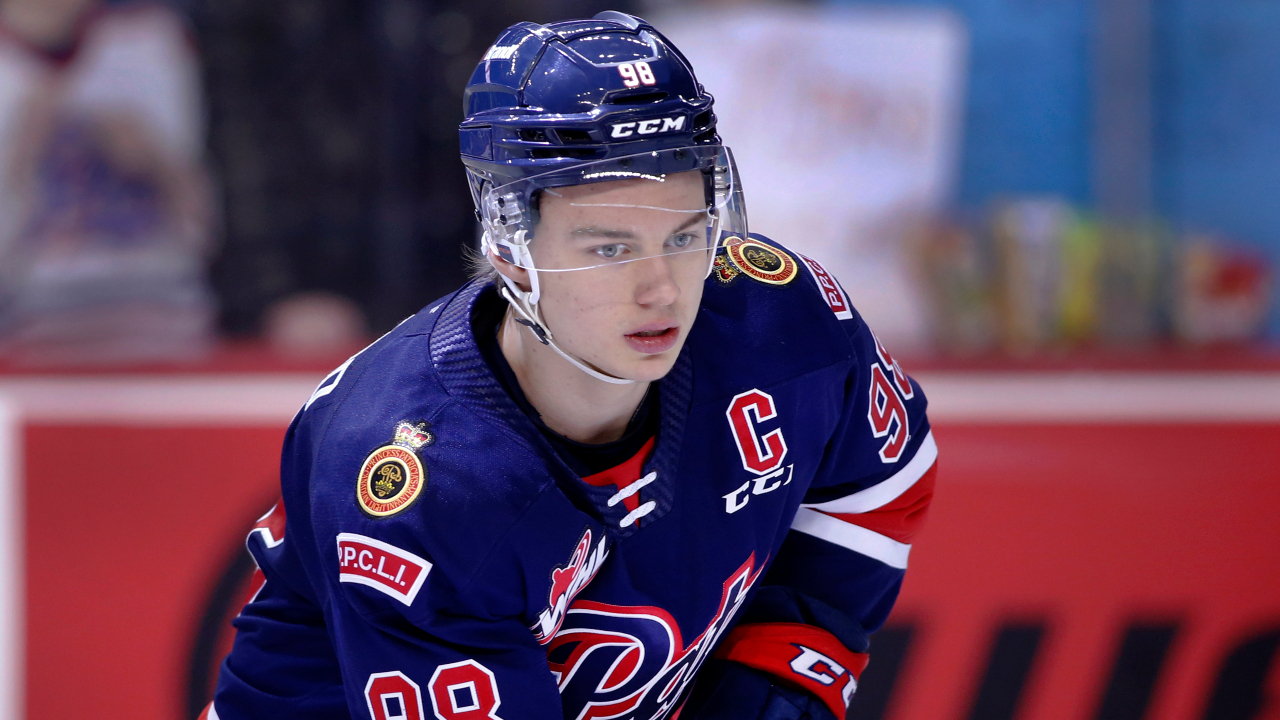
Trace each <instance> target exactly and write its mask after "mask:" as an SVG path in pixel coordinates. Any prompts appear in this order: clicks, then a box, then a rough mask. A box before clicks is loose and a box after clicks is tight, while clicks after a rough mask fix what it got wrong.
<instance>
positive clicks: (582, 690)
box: [547, 554, 767, 720]
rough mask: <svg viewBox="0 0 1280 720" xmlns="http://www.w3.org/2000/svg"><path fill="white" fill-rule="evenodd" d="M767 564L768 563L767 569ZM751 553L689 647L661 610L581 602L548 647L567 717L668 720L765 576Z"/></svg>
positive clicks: (591, 719)
mask: <svg viewBox="0 0 1280 720" xmlns="http://www.w3.org/2000/svg"><path fill="white" fill-rule="evenodd" d="M766 564H767V563H766ZM760 572H761V571H760V569H759V568H757V567H756V558H755V555H754V554H752V555H751V556H750V557H748V558H747V560H746V562H744V563H743V564H742V566H741V567H739V568H738V569H737V570H736V571H734V572H733V573H732V574H731V575H730V576H729V578H728V579H727V580H725V581H724V583H723V585H722V587H721V595H720V607H719V608H718V609H717V610H716V612H715V614H714V615H713V616H712V617H711V620H710V622H708V623H707V626H706V629H705V630H703V631H702V634H701V635H699V636H698V637H697V638H695V639H694V640H693V642H691V643H689V644H688V645H687V646H686V645H685V644H684V640H683V639H682V637H681V633H680V626H679V625H678V624H677V623H676V620H675V618H674V617H672V616H671V614H670V613H668V612H667V611H666V610H663V609H662V608H659V607H652V606H647V607H630V606H622V605H608V604H605V603H599V602H591V601H579V602H577V603H574V605H573V607H572V608H571V609H570V610H569V613H568V617H567V618H566V619H565V623H564V626H563V627H562V628H561V629H560V631H559V632H557V633H556V635H555V638H554V639H553V641H552V642H551V644H550V645H549V646H548V647H547V663H548V665H550V666H551V674H552V675H553V676H554V677H555V679H556V684H557V685H558V686H559V688H560V701H561V704H562V706H563V708H564V716H565V717H566V718H574V720H595V719H601V720H603V719H604V718H636V719H637V720H648V719H651V718H653V719H657V718H665V717H668V716H669V715H670V713H671V712H673V711H674V710H675V709H676V702H677V701H679V700H680V698H681V697H682V696H683V694H684V691H685V689H686V688H687V687H688V686H689V685H690V683H692V682H693V680H694V677H695V676H696V675H697V673H698V669H699V668H701V667H702V663H703V662H704V661H705V660H706V659H707V658H708V657H709V656H710V655H711V651H712V650H713V649H714V648H715V647H716V644H717V643H719V641H720V638H721V636H722V635H724V633H725V631H727V630H728V629H729V626H730V625H732V624H733V619H734V616H735V615H736V614H737V612H738V610H740V609H741V608H742V605H743V603H745V602H746V598H747V594H748V593H749V592H750V591H751V588H752V587H753V586H754V585H755V583H756V580H758V579H759V577H760Z"/></svg>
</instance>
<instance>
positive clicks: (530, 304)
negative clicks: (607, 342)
mask: <svg viewBox="0 0 1280 720" xmlns="http://www.w3.org/2000/svg"><path fill="white" fill-rule="evenodd" d="M522 232H523V231H522ZM485 235H486V237H485V238H484V241H482V244H483V245H485V246H486V249H487V250H488V253H487V254H489V262H491V263H492V262H493V256H492V254H490V253H493V248H492V247H488V245H489V243H488V242H487V240H488V237H487V235H488V233H485ZM517 247H521V246H517ZM527 253H528V250H527V249H526V250H524V253H522V254H524V255H525V256H526V257H527V256H528V255H527ZM518 259H523V258H518ZM530 259H532V258H530ZM529 265H530V267H527V268H525V269H526V270H527V271H528V272H529V284H530V285H531V286H532V289H531V291H530V292H525V291H524V290H521V289H520V286H518V285H516V283H515V281H514V280H512V279H511V278H509V277H507V276H506V275H502V274H501V273H499V276H500V277H501V278H502V285H500V286H499V287H498V294H499V295H501V296H502V297H503V298H504V299H506V301H507V302H508V303H509V304H510V305H511V309H512V310H515V313H516V322H518V323H520V324H521V325H524V326H525V327H527V328H529V330H530V331H532V332H533V335H534V337H536V338H538V342H540V343H542V344H543V345H546V346H547V347H549V348H551V349H552V350H555V351H556V354H557V355H559V356H560V357H562V358H564V359H565V360H568V361H569V364H570V365H573V366H574V367H576V368H578V369H579V370H581V371H582V372H584V373H586V374H588V375H590V376H591V377H593V378H595V379H596V380H600V381H603V382H607V383H609V384H610V385H631V384H633V383H635V382H636V381H635V380H631V379H628V378H620V377H616V376H614V375H609V374H607V373H604V372H601V371H599V370H596V369H595V368H593V367H591V366H590V365H587V364H586V363H585V362H583V361H581V360H579V359H578V358H575V357H574V356H572V355H570V354H569V353H567V352H565V351H564V350H562V349H560V346H559V345H557V344H556V342H555V340H554V339H553V338H552V337H551V330H549V329H548V328H547V322H546V320H543V319H542V313H541V312H540V311H539V309H538V300H539V297H540V295H541V293H540V291H539V290H540V289H539V287H538V271H537V269H536V268H534V267H532V265H533V263H532V262H530V263H529Z"/></svg>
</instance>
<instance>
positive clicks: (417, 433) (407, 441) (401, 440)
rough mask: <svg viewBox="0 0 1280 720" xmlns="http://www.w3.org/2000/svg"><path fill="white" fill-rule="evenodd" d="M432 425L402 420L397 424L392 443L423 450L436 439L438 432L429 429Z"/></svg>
mask: <svg viewBox="0 0 1280 720" xmlns="http://www.w3.org/2000/svg"><path fill="white" fill-rule="evenodd" d="M430 427H431V425H430V424H429V423H425V422H416V423H413V422H409V421H408V420H402V421H400V422H399V423H398V424H397V425H396V434H395V435H394V436H393V437H392V439H391V444H393V445H399V446H401V447H406V448H409V449H410V450H421V449H422V448H424V447H426V446H428V445H430V444H432V443H434V442H435V441H436V434H435V433H433V432H431V431H430V430H429V429H428V428H430Z"/></svg>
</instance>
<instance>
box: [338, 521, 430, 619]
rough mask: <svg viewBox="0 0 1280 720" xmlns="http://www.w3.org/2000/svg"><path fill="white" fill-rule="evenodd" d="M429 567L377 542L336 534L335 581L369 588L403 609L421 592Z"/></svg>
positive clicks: (414, 556)
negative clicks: (394, 600) (398, 604)
mask: <svg viewBox="0 0 1280 720" xmlns="http://www.w3.org/2000/svg"><path fill="white" fill-rule="evenodd" d="M429 572H431V563H429V562H427V561H426V560H424V559H422V558H420V557H418V556H417V555H414V554H413V553H411V552H409V551H408V550H401V549H400V548H398V547H396V546H394V545H389V544H387V543H384V542H382V541H381V540H374V539H373V538H371V537H365V536H364V535H357V534H355V533H338V580H339V581H340V582H346V583H355V584H357V585H364V586H365V587H371V588H373V589H374V590H377V591H378V592H381V593H384V594H386V595H390V596H391V597H393V598H395V599H396V600H399V601H400V602H402V603H404V604H405V605H412V604H413V599H414V598H415V597H417V596H418V591H419V590H421V589H422V583H423V582H425V581H426V579H427V573H429Z"/></svg>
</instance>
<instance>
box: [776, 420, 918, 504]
mask: <svg viewBox="0 0 1280 720" xmlns="http://www.w3.org/2000/svg"><path fill="white" fill-rule="evenodd" d="M937 459H938V445H937V443H935V442H934V440H933V431H932V430H930V431H929V434H928V435H925V437H924V440H923V441H922V442H921V443H920V447H919V448H917V449H916V454H915V457H913V458H911V460H910V461H909V462H908V463H907V464H906V465H905V466H904V467H903V468H902V469H901V470H899V471H898V472H896V473H894V474H893V475H891V476H890V477H889V478H887V479H885V480H883V481H881V482H879V483H877V484H875V485H872V486H871V487H869V488H867V489H866V490H861V491H859V492H856V493H853V494H852V495H846V496H844V497H842V498H837V499H835V500H829V501H827V502H824V503H809V504H805V505H802V506H801V507H806V508H813V509H814V510H821V511H822V512H825V513H839V514H849V513H864V512H870V511H872V510H876V509H879V508H881V507H884V506H885V505H888V504H889V503H891V502H893V501H894V500H897V499H898V498H899V497H900V496H901V495H902V494H903V493H905V492H907V491H908V490H910V489H911V488H912V486H914V485H915V484H916V481H918V480H919V479H920V478H922V477H924V476H925V474H926V473H928V472H929V469H930V468H932V467H933V464H934V462H935V461H937Z"/></svg>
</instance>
